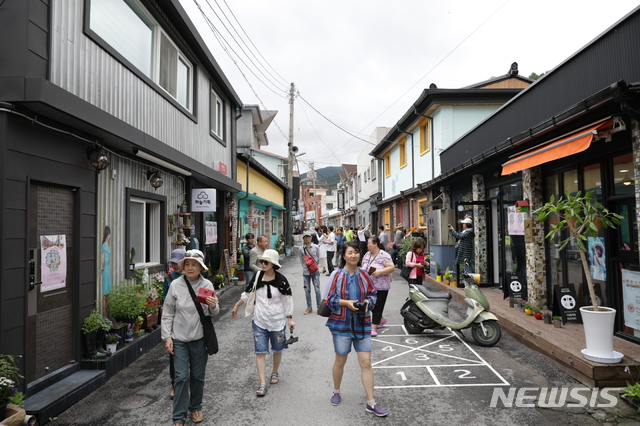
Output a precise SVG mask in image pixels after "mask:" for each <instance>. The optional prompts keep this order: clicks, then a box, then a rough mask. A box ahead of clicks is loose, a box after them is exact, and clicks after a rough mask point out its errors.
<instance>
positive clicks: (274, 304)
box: [231, 250, 296, 396]
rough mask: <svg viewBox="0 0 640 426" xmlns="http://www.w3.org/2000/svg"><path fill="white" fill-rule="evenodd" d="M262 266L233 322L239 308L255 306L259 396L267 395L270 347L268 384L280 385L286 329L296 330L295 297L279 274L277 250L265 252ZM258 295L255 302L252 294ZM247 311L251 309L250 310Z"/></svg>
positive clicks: (242, 297) (233, 316) (254, 324)
mask: <svg viewBox="0 0 640 426" xmlns="http://www.w3.org/2000/svg"><path fill="white" fill-rule="evenodd" d="M258 259H259V260H260V263H261V265H262V271H260V272H259V273H257V274H256V275H255V276H254V277H253V280H252V281H251V282H250V283H247V286H246V288H245V291H244V292H243V293H242V295H241V296H240V300H238V302H237V303H236V304H235V305H234V307H233V310H232V311H231V318H238V308H239V307H240V306H241V305H243V304H244V303H247V302H249V303H251V302H250V300H252V302H253V303H254V306H253V321H252V329H253V336H254V339H253V342H254V353H255V354H256V367H257V369H258V379H259V380H260V386H259V387H258V389H257V390H256V395H257V396H265V395H266V394H267V380H266V370H267V354H268V353H269V343H271V350H272V351H273V369H272V370H271V377H270V380H269V383H270V384H272V385H275V384H277V383H279V382H280V377H279V376H278V367H279V366H280V361H282V350H283V349H287V348H288V345H287V344H286V343H285V341H286V330H287V325H288V326H289V328H290V329H291V330H293V328H294V327H295V325H296V324H295V323H294V322H293V319H292V314H293V297H292V295H291V287H290V286H289V282H288V281H287V278H286V277H285V276H284V275H282V274H281V273H280V272H278V271H277V269H278V268H280V263H279V262H278V260H279V254H278V252H277V251H275V250H265V252H264V253H263V254H262V256H260V257H259V258H258ZM252 292H255V296H254V297H255V298H252V297H251V293H252ZM247 309H250V307H249V306H247Z"/></svg>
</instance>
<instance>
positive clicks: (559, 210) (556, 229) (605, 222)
mask: <svg viewBox="0 0 640 426" xmlns="http://www.w3.org/2000/svg"><path fill="white" fill-rule="evenodd" d="M594 195H595V191H589V192H587V193H586V194H585V195H584V196H582V192H581V191H578V192H577V193H576V195H571V193H570V192H569V191H567V192H566V193H565V195H564V196H563V197H560V198H558V200H556V199H555V197H554V196H553V195H552V196H551V198H550V199H549V202H548V203H546V204H545V205H544V206H542V207H540V208H539V209H538V210H536V211H535V212H534V214H538V217H537V219H536V220H537V221H538V222H544V221H545V220H547V218H548V217H549V216H550V215H551V214H555V215H556V216H557V217H558V223H556V224H551V230H550V231H549V233H548V234H547V235H546V236H545V238H553V237H555V236H556V235H557V234H558V233H560V232H562V231H563V230H564V229H567V230H568V231H569V236H568V237H567V238H566V239H565V240H564V241H561V243H562V244H561V245H560V248H559V250H563V249H564V248H565V247H566V246H567V244H569V241H571V240H574V241H575V242H576V244H577V246H578V248H579V249H580V250H579V251H580V260H582V268H583V269H584V273H585V275H586V277H587V286H588V288H589V296H590V297H591V304H592V305H593V310H594V311H599V310H600V309H599V308H598V300H597V299H596V293H595V291H594V288H593V281H592V279H591V272H590V271H589V262H588V261H587V256H586V254H585V253H586V252H587V246H586V244H585V242H586V241H587V240H588V238H589V237H596V236H597V235H598V232H599V230H600V229H599V228H598V225H600V226H603V227H605V228H615V227H616V226H618V225H620V224H622V222H621V221H620V219H622V216H620V215H619V214H616V213H613V212H610V211H609V210H607V209H606V208H605V207H604V206H603V205H602V204H600V203H599V202H597V201H596V200H595V198H594Z"/></svg>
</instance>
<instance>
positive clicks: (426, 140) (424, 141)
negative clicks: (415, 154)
mask: <svg viewBox="0 0 640 426" xmlns="http://www.w3.org/2000/svg"><path fill="white" fill-rule="evenodd" d="M429 151H431V121H427V122H426V123H424V124H423V125H422V126H420V155H424V154H426V153H427V152H429Z"/></svg>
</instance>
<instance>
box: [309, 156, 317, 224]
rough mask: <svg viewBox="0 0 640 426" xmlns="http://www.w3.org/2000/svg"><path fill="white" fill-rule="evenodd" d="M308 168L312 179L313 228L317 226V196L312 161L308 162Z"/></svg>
mask: <svg viewBox="0 0 640 426" xmlns="http://www.w3.org/2000/svg"><path fill="white" fill-rule="evenodd" d="M309 168H310V169H311V178H312V179H313V210H314V212H315V213H314V221H315V226H318V194H317V193H316V171H315V170H314V168H313V161H309Z"/></svg>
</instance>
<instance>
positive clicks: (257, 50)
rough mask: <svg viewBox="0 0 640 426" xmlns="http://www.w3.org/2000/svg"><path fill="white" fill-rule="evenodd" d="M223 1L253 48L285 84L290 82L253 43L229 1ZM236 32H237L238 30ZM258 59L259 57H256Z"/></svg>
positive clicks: (216, 0)
mask: <svg viewBox="0 0 640 426" xmlns="http://www.w3.org/2000/svg"><path fill="white" fill-rule="evenodd" d="M214 1H215V2H216V4H217V3H218V0H214ZM223 1H224V4H225V6H227V9H229V12H231V16H233V19H235V21H236V22H237V23H238V26H239V27H240V29H241V30H242V33H243V34H244V35H245V36H246V37H247V39H248V40H249V43H251V45H252V46H253V48H254V49H255V50H256V52H258V55H260V57H261V58H262V59H263V60H264V62H265V63H266V64H267V65H269V68H271V69H272V70H273V72H274V73H275V74H276V75H277V76H278V77H280V79H281V80H282V82H283V83H284V84H288V81H289V80H287V79H285V78H284V77H282V76H281V75H280V74H278V71H277V70H276V69H275V68H274V67H272V66H271V64H270V63H269V61H267V59H266V58H265V57H264V56H263V55H262V53H260V50H259V49H258V47H257V46H256V45H255V44H254V43H253V41H252V40H251V37H249V34H247V32H246V31H245V30H244V28H243V27H242V24H241V23H240V21H238V18H236V15H235V14H234V13H233V10H231V8H230V7H229V5H228V4H227V1H226V0H223ZM220 10H222V8H220ZM222 13H223V14H224V12H222ZM225 17H226V15H225ZM227 20H228V18H227ZM234 30H235V28H234ZM236 33H237V31H236ZM238 36H240V34H238ZM240 38H241V39H242V37H240ZM243 41H244V40H243ZM245 46H246V43H245ZM247 48H248V46H247ZM254 57H255V55H254ZM256 59H257V58H256ZM265 71H267V70H266V68H265ZM267 72H269V71H267ZM269 75H271V73H269ZM272 77H273V76H272Z"/></svg>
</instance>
